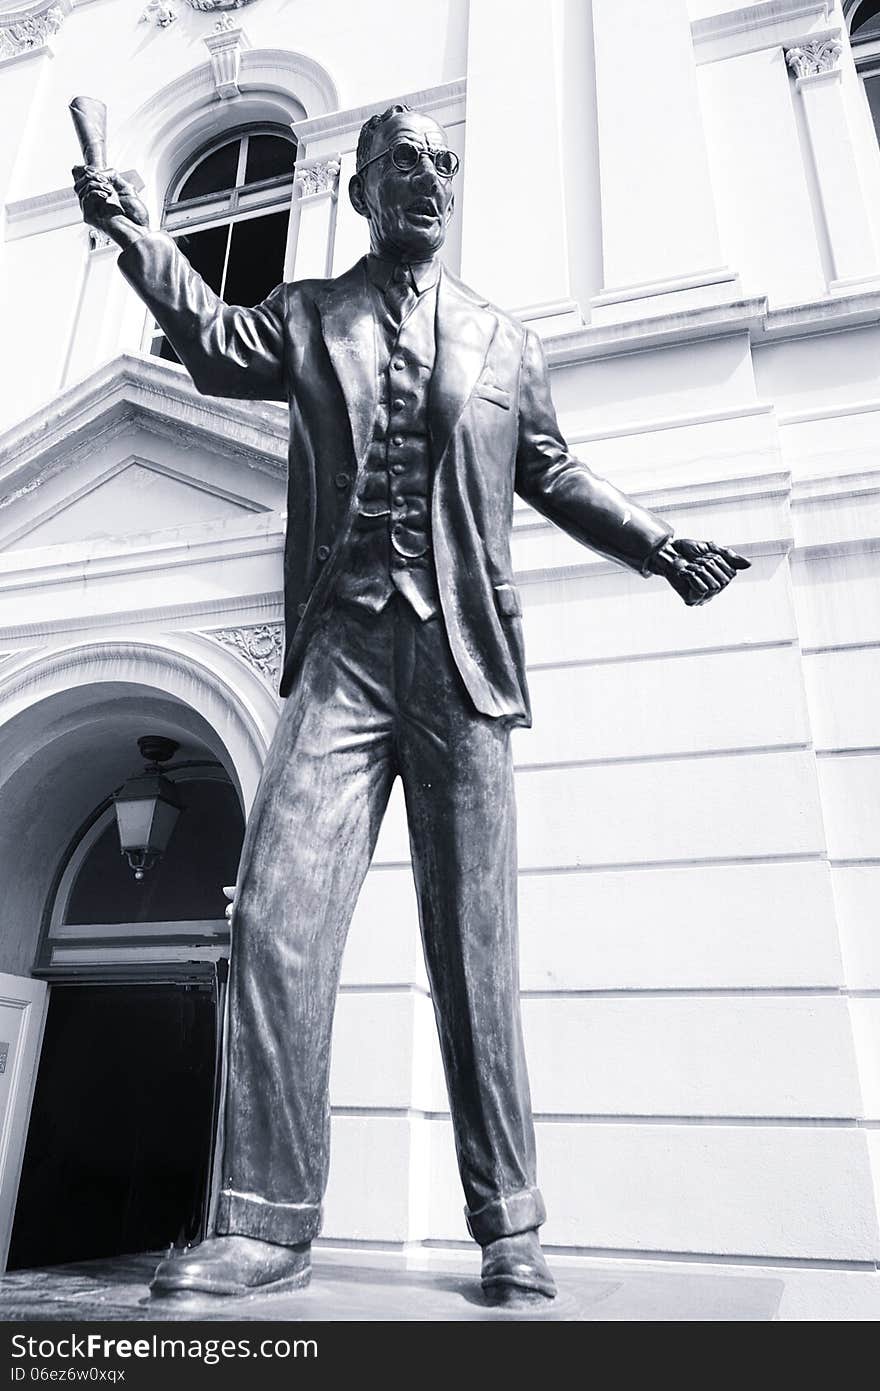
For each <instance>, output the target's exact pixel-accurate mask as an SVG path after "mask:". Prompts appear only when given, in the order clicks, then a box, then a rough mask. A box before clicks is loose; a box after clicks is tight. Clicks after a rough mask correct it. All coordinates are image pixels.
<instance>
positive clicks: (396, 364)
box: [391, 357, 406, 372]
mask: <svg viewBox="0 0 880 1391" xmlns="http://www.w3.org/2000/svg"><path fill="white" fill-rule="evenodd" d="M391 366H392V367H393V368H394V370H395V372H402V371H403V369H404V367H405V366H406V363H405V362H404V360H403V358H402V357H396V358H395V359H394V361H393V362H392V364H391Z"/></svg>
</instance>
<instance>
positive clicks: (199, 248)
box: [177, 223, 229, 295]
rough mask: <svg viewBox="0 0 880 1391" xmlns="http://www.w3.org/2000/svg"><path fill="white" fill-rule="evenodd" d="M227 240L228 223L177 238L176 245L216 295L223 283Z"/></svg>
mask: <svg viewBox="0 0 880 1391" xmlns="http://www.w3.org/2000/svg"><path fill="white" fill-rule="evenodd" d="M228 240H229V224H228V223H227V224H226V225H225V226H223V227H208V228H207V229H206V230H205V231H204V232H187V233H186V234H185V236H182V237H178V238H177V245H178V246H179V247H180V249H181V251H182V252H183V254H184V256H185V257H186V259H187V260H188V261H189V263H190V265H191V266H192V267H193V269H194V270H197V271H198V273H199V275H200V276H201V277H202V279H203V280H206V281H207V282H208V284H209V285H210V287H211V289H212V290H214V292H215V293H216V294H218V295H219V294H220V291H221V288H222V285H223V267H224V265H225V263H226V243H227V241H228Z"/></svg>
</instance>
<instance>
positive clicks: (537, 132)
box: [461, 0, 582, 331]
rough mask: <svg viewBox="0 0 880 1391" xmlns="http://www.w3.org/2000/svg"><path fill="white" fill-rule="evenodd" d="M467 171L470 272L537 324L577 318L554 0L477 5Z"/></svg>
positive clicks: (465, 273)
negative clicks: (550, 0) (570, 259)
mask: <svg viewBox="0 0 880 1391" xmlns="http://www.w3.org/2000/svg"><path fill="white" fill-rule="evenodd" d="M463 177H464V191H463V202H464V207H465V217H464V221H463V224H462V266H461V273H462V277H463V278H464V280H466V281H467V282H468V284H472V285H475V286H477V287H479V290H480V293H481V294H485V295H486V296H487V297H488V298H489V299H490V300H493V301H494V302H495V303H497V304H500V305H501V306H502V307H504V308H506V309H510V310H512V311H513V312H514V313H516V314H517V316H518V317H519V318H521V319H523V320H524V321H526V322H530V321H531V322H533V323H534V326H535V327H536V328H538V329H539V330H544V331H546V330H547V329H548V327H552V328H554V329H555V328H558V327H572V328H574V327H578V326H579V325H580V323H581V322H582V317H581V314H580V310H579V308H578V306H577V305H576V304H575V303H574V302H573V301H572V298H571V287H570V283H569V269H568V244H567V236H566V212H565V172H564V169H563V165H562V154H561V149H560V140H559V112H558V106H557V95H556V54H555V46H554V41H553V13H552V9H551V7H550V6H549V5H535V4H532V3H530V0H481V3H480V4H477V5H472V6H471V9H470V19H469V28H468V110H467V141H466V157H465V165H464V171H463ZM524 192H525V194H526V198H527V206H524V205H523V193H524Z"/></svg>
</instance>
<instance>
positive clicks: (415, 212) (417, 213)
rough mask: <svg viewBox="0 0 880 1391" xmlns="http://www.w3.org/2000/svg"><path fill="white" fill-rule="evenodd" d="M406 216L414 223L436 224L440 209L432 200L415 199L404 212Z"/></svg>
mask: <svg viewBox="0 0 880 1391" xmlns="http://www.w3.org/2000/svg"><path fill="white" fill-rule="evenodd" d="M406 215H407V217H408V218H411V219H412V221H413V222H416V223H427V222H436V221H437V220H438V219H439V217H440V209H439V208H438V207H437V204H436V203H435V202H434V200H433V198H415V199H414V200H413V202H412V203H410V205H409V207H408V208H407V210H406Z"/></svg>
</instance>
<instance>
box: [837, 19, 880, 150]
mask: <svg viewBox="0 0 880 1391" xmlns="http://www.w3.org/2000/svg"><path fill="white" fill-rule="evenodd" d="M844 12H845V14H846V18H847V24H848V26H849V38H850V44H851V45H852V52H853V58H854V59H855V64H856V69H857V70H858V74H859V77H860V78H861V79H862V85H863V87H864V89H865V95H866V97H867V98H868V106H869V108H870V111H871V117H872V119H873V122H874V129H875V131H876V132H877V139H878V140H880V0H849V3H848V4H846V5H845V6H844Z"/></svg>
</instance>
